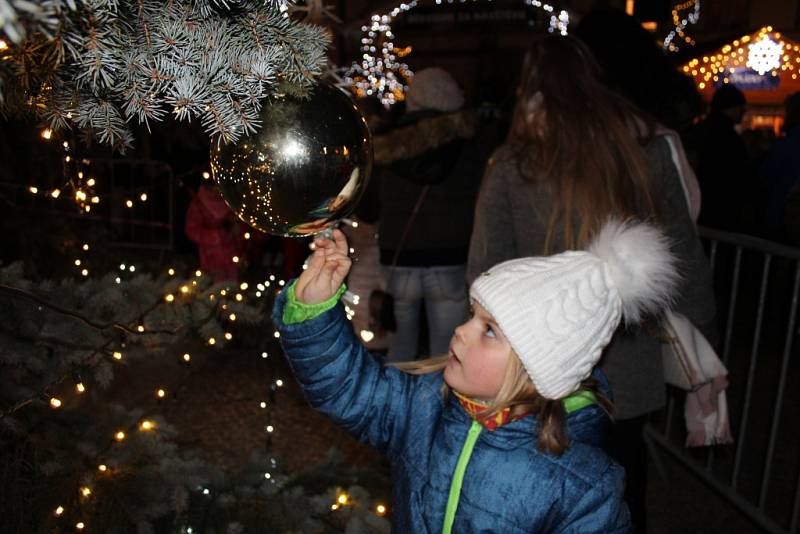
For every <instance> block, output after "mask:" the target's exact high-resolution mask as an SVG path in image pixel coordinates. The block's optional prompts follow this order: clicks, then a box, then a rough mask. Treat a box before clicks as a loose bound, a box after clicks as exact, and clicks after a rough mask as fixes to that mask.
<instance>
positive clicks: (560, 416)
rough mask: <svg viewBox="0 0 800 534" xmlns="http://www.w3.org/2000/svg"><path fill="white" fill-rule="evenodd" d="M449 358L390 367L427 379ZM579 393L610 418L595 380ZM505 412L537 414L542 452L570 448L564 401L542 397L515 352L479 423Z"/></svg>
mask: <svg viewBox="0 0 800 534" xmlns="http://www.w3.org/2000/svg"><path fill="white" fill-rule="evenodd" d="M448 358H449V356H435V357H433V358H427V359H424V360H417V361H411V362H399V363H391V364H389V365H391V366H392V367H396V368H397V369H399V370H401V371H403V372H405V373H408V374H411V375H426V374H430V373H437V372H439V371H443V370H444V368H445V367H446V366H447V360H448ZM578 391H588V392H591V393H593V394H594V396H595V398H596V399H597V404H598V405H599V406H600V407H601V408H602V409H603V410H605V412H606V413H607V414H609V416H610V415H611V413H612V410H613V407H612V405H611V402H610V401H609V400H608V398H607V397H606V396H605V395H604V394H603V393H602V392H600V390H599V388H598V385H597V381H596V380H595V379H593V378H591V377H590V378H587V379H586V380H584V381H583V382H581V385H580V387H579V388H578ZM449 393H450V386H448V385H447V383H446V382H443V383H442V396H444V397H445V398H446V397H447V396H448V395H449ZM576 393H577V392H576ZM506 408H509V409H510V410H511V416H512V417H514V416H518V415H523V414H526V413H533V414H536V416H537V419H538V420H539V424H540V430H539V436H538V446H539V450H540V451H543V452H544V451H547V452H551V453H553V454H556V455H559V454H561V453H563V452H564V451H565V450H566V449H567V447H569V439H568V438H567V428H566V426H567V425H566V422H567V414H566V411H565V410H564V403H563V400H562V399H557V400H553V399H546V398H544V397H542V396H541V395H539V393H538V392H537V391H536V387H535V386H534V385H533V381H532V380H531V377H530V376H529V375H528V372H527V371H526V370H525V367H524V366H523V365H522V361H521V360H520V359H519V357H518V356H517V354H516V352H514V351H513V350H512V351H511V358H509V359H508V364H507V366H506V370H505V376H504V378H503V383H502V385H501V386H500V391H498V392H497V395H496V396H495V398H494V399H492V401H491V402H490V403H489V405H488V406H487V407H486V409H485V410H483V411H482V412H480V413H478V414H477V415H476V417H477V419H478V421H479V422H481V421H485V420H488V419H491V418H492V417H494V416H495V415H497V414H499V413H500V412H502V411H503V410H505V409H506Z"/></svg>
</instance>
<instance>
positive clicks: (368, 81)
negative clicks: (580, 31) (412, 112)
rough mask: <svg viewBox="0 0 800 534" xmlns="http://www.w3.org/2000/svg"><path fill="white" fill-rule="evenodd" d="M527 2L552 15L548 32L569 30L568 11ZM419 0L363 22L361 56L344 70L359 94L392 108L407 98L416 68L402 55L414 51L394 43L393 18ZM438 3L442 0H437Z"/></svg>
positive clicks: (534, 1)
mask: <svg viewBox="0 0 800 534" xmlns="http://www.w3.org/2000/svg"><path fill="white" fill-rule="evenodd" d="M460 2H461V3H464V2H465V0H460ZM524 2H525V5H526V6H531V7H535V8H537V9H541V10H543V11H544V12H546V13H547V14H549V15H550V20H549V27H548V30H547V31H548V32H550V33H560V34H561V35H566V34H567V29H568V26H569V13H567V11H565V10H563V9H562V10H560V11H556V9H555V8H554V7H553V6H552V5H550V4H548V3H546V2H541V1H540V0H524ZM418 3H419V2H418V1H417V0H412V1H411V2H407V3H406V2H404V3H402V4H400V5H399V6H397V7H395V8H394V9H392V10H391V11H389V12H388V13H386V14H383V15H381V14H377V13H376V14H374V15H372V17H370V23H369V24H365V25H364V26H361V32H362V35H361V60H360V61H355V62H353V64H352V65H351V67H350V70H349V71H348V72H347V73H346V74H345V77H344V81H345V82H346V84H347V85H348V86H349V87H350V88H351V90H352V91H353V93H355V95H356V98H365V97H370V96H375V97H377V98H378V100H380V102H381V104H383V105H384V106H385V107H387V108H389V107H391V106H392V105H394V104H396V103H398V102H402V101H403V100H405V92H406V90H407V89H408V86H407V84H406V80H408V79H411V78H412V77H413V76H414V73H413V71H412V70H411V69H410V68H409V67H408V65H407V64H406V63H403V62H402V58H404V57H406V56H408V54H410V53H411V51H412V47H411V46H406V47H395V44H394V34H393V33H392V22H393V21H394V19H395V18H397V17H398V16H399V15H400V14H402V13H405V12H407V11H409V10H411V9H413V8H415V7H416V6H417V5H418ZM436 4H437V5H441V4H442V0H436Z"/></svg>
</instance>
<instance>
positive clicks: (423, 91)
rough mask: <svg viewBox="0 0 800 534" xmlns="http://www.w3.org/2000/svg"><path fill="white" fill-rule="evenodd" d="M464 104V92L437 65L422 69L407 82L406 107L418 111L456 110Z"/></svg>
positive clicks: (448, 74) (447, 73)
mask: <svg viewBox="0 0 800 534" xmlns="http://www.w3.org/2000/svg"><path fill="white" fill-rule="evenodd" d="M463 105H464V92H463V91H462V90H461V87H459V86H458V82H457V81H456V80H455V78H453V76H451V75H450V73H449V72H447V71H446V70H444V69H442V68H439V67H431V68H427V69H422V70H421V71H419V72H417V73H415V74H414V77H413V78H411V81H410V82H409V83H408V91H407V92H406V109H407V110H408V111H419V110H424V109H432V110H435V111H445V112H447V111H456V110H458V109H461V106H463Z"/></svg>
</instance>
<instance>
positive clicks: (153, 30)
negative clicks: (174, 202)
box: [0, 0, 330, 151]
mask: <svg viewBox="0 0 800 534" xmlns="http://www.w3.org/2000/svg"><path fill="white" fill-rule="evenodd" d="M0 31H2V34H4V37H3V41H2V43H0V54H2V59H3V61H0V111H2V112H3V113H4V114H7V115H8V114H15V115H16V114H21V113H32V114H34V115H35V116H36V117H38V118H40V119H41V120H43V121H44V122H45V123H46V124H48V125H49V126H50V128H52V129H53V130H59V129H63V128H70V127H77V128H80V129H85V130H89V131H91V132H92V134H93V135H94V136H95V137H96V138H97V139H98V140H99V141H101V142H102V143H106V144H108V145H111V146H112V147H114V148H115V149H117V150H120V151H123V150H124V149H125V148H126V147H130V146H131V145H132V143H133V135H132V133H131V130H130V129H129V127H128V125H129V123H131V122H132V121H136V122H138V123H140V124H145V125H147V127H148V128H150V126H151V123H154V122H159V121H162V120H164V119H165V118H166V117H167V116H168V115H172V116H173V117H174V118H175V119H177V120H183V121H199V122H200V123H202V125H203V127H204V128H205V131H206V132H207V133H208V134H209V135H210V136H211V137H212V138H214V139H215V140H216V141H217V142H235V141H236V140H237V139H239V138H240V137H241V136H242V135H246V134H249V133H253V132H255V131H256V130H257V129H258V128H259V127H260V123H259V119H258V112H259V109H260V106H261V103H262V102H263V101H264V99H265V98H266V97H268V95H270V94H272V93H274V92H276V91H288V92H302V91H303V90H305V89H306V88H308V87H309V86H310V85H311V84H312V83H313V80H314V78H315V77H316V76H318V75H319V74H320V73H321V72H322V71H323V68H324V67H325V64H326V56H325V52H326V48H327V46H328V44H329V40H330V37H329V35H328V33H327V32H326V30H324V29H323V28H321V27H319V26H314V25H310V24H306V23H301V22H295V21H292V20H291V19H290V17H289V9H288V7H287V2H285V1H278V0H169V1H164V0H41V1H39V2H36V3H32V2H29V1H27V0H0Z"/></svg>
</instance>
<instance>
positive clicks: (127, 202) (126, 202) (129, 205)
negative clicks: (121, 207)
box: [125, 200, 133, 208]
mask: <svg viewBox="0 0 800 534" xmlns="http://www.w3.org/2000/svg"><path fill="white" fill-rule="evenodd" d="M125 205H126V206H127V207H129V208H132V207H133V200H126V201H125Z"/></svg>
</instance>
